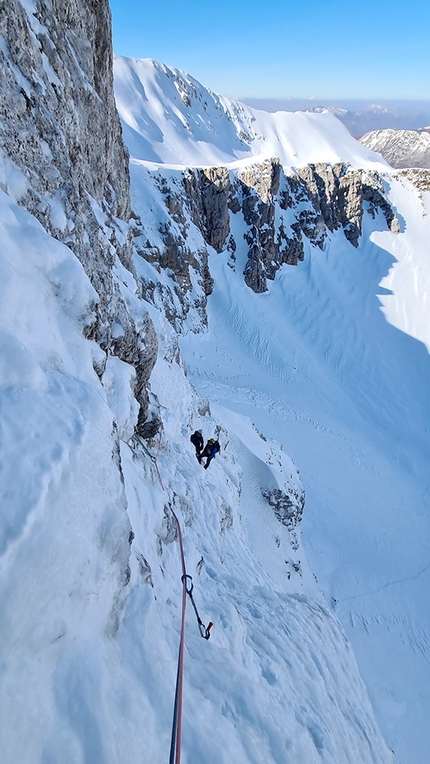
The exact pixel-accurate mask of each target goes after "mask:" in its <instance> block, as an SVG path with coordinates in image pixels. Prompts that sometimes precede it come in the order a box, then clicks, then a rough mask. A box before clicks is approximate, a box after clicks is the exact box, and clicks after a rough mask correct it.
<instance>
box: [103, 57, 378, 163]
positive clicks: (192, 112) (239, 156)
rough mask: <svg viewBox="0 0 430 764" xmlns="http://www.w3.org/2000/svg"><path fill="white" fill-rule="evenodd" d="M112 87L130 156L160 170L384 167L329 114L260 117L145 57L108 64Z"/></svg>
mask: <svg viewBox="0 0 430 764" xmlns="http://www.w3.org/2000/svg"><path fill="white" fill-rule="evenodd" d="M114 87H115V98H116V103H117V107H118V112H119V115H120V117H121V121H122V125H123V133H124V140H125V142H126V144H127V146H128V148H129V150H130V154H131V156H132V157H134V158H135V159H138V160H145V161H150V162H157V163H162V164H168V165H183V166H184V165H185V166H208V165H213V166H216V165H224V164H228V163H231V162H235V161H237V160H246V159H249V158H251V157H264V158H267V157H278V158H279V160H280V162H281V164H282V165H284V166H286V167H300V166H302V165H305V164H308V163H317V162H328V163H331V164H336V163H338V162H349V163H350V164H351V165H352V166H353V167H360V168H369V167H372V169H378V168H379V169H386V167H387V166H386V164H385V162H384V161H383V160H382V159H381V157H380V156H378V155H376V154H374V152H372V151H370V150H368V149H366V148H364V147H363V146H361V145H360V144H359V143H358V142H357V141H356V140H355V139H354V138H353V137H352V136H351V135H350V133H349V132H348V130H347V129H346V127H344V125H342V123H341V122H339V120H337V119H336V118H335V117H333V116H332V115H331V114H330V113H329V112H324V113H322V114H312V113H304V112H295V113H291V112H277V113H274V114H269V113H267V112H263V111H258V110H257V109H252V108H251V107H250V106H247V105H246V104H243V103H240V102H239V101H232V100H230V99H228V98H225V97H222V96H218V95H216V94H215V93H213V92H212V91H211V90H209V89H207V88H205V87H204V86H203V85H201V84H200V83H199V82H198V81H197V80H195V79H194V78H193V77H191V76H190V75H189V74H186V73H185V72H182V71H179V70H177V69H173V68H171V67H168V66H165V65H164V64H162V63H159V62H158V61H153V60H151V59H130V58H124V57H122V56H116V57H115V59H114Z"/></svg>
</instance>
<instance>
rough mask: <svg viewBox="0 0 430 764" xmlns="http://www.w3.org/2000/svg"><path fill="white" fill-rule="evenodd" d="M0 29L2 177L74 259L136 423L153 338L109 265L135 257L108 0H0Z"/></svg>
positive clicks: (97, 333) (128, 264)
mask: <svg viewBox="0 0 430 764" xmlns="http://www.w3.org/2000/svg"><path fill="white" fill-rule="evenodd" d="M0 34H1V35H2V37H3V43H2V45H1V49H0V59H1V64H0V65H1V71H2V82H1V94H0V149H1V151H2V152H3V155H4V157H6V160H7V169H6V170H5V172H4V177H3V185H4V187H5V190H6V191H8V192H9V193H10V194H11V195H12V196H13V197H14V198H15V200H16V201H18V202H19V203H20V204H22V205H23V206H25V207H26V208H27V210H28V211H29V212H31V213H32V214H33V215H34V216H35V217H36V218H37V219H38V220H39V221H40V222H41V223H42V225H43V226H44V227H45V229H46V230H47V231H48V232H49V233H50V234H52V235H53V236H54V237H55V238H57V239H59V240H60V241H62V242H64V243H65V244H67V245H68V246H69V247H70V249H72V250H73V252H74V253H75V254H76V256H77V257H78V258H79V260H80V262H81V263H82V265H83V267H84V269H85V271H86V273H87V275H88V276H89V278H90V280H91V282H92V284H93V286H94V287H95V289H96V291H97V293H98V297H99V302H98V305H97V306H96V307H95V312H94V322H93V324H92V326H90V327H87V328H86V331H87V333H88V336H89V337H91V338H93V339H95V340H96V341H97V342H99V344H100V346H101V348H102V349H103V350H104V351H105V353H106V354H112V355H116V356H117V357H118V358H120V359H121V360H123V361H125V362H127V363H130V364H132V365H133V366H134V368H135V370H136V389H135V394H136V397H137V399H138V401H139V403H140V406H141V410H140V415H139V428H140V431H141V433H144V431H145V427H144V422H145V420H146V415H147V393H146V386H147V381H148V378H149V374H150V371H151V369H152V366H153V363H154V359H155V354H156V338H155V333H154V331H153V328H152V325H151V322H150V320H149V317H148V316H146V317H144V318H143V319H142V321H141V326H140V327H139V328H137V327H136V322H135V320H134V319H133V317H132V315H131V313H130V311H129V309H128V308H127V305H126V302H125V300H124V297H123V296H122V295H121V286H120V284H119V283H118V279H116V278H115V275H114V269H115V266H116V264H117V262H118V260H119V262H120V263H121V264H122V265H123V266H124V267H125V268H126V269H127V270H129V271H130V272H131V273H132V274H133V265H132V259H131V253H132V246H131V235H130V231H129V226H128V221H129V218H130V214H131V209H130V194H129V170H128V153H127V150H126V149H125V147H124V144H123V141H122V135H121V127H120V123H119V118H118V115H117V111H116V107H115V101H114V97H113V82H112V45H111V20H110V11H109V6H108V2H107V0H52V1H51V2H49V1H48V0H35V2H34V3H33V5H31V4H29V3H27V4H24V3H21V2H19V0H0ZM118 325H119V326H120V327H121V329H120V330H119V329H118ZM113 326H115V327H116V329H115V330H114V331H113V329H112V327H113ZM103 370H104V364H103V363H100V364H99V365H98V368H97V371H98V373H99V374H100V375H102V374H103Z"/></svg>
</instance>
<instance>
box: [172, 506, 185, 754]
mask: <svg viewBox="0 0 430 764" xmlns="http://www.w3.org/2000/svg"><path fill="white" fill-rule="evenodd" d="M169 507H170V511H171V513H172V515H173V517H174V519H175V522H176V526H177V529H178V539H179V549H180V553H181V566H182V616H181V636H180V640H179V655H178V672H177V677H176V692H175V707H174V712H173V726H172V739H171V745H170V762H169V764H180V761H181V738H182V690H183V684H184V646H185V610H186V607H187V578H186V576H187V574H186V570H185V558H184V549H183V546H182V533H181V526H180V525H179V520H178V518H177V517H176V514H175V512H174V510H173V507H172V505H171V504H170V503H169Z"/></svg>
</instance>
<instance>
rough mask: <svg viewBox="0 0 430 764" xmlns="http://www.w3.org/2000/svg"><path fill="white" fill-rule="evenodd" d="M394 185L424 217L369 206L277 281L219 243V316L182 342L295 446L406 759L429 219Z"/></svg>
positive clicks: (228, 401)
mask: <svg viewBox="0 0 430 764" xmlns="http://www.w3.org/2000/svg"><path fill="white" fill-rule="evenodd" d="M391 194H392V198H393V200H395V201H396V203H397V208H398V209H400V210H402V211H403V213H404V214H405V216H407V220H408V221H410V223H411V225H410V226H409V225H408V227H407V230H406V232H405V233H404V234H403V235H400V236H397V237H396V236H395V235H394V234H391V233H389V232H386V231H383V230H380V231H378V230H376V231H374V230H372V229H373V228H374V224H373V221H372V222H371V221H370V220H368V221H367V229H368V230H367V231H365V233H364V236H363V240H362V243H361V245H360V247H359V249H358V250H354V249H353V248H352V247H349V246H345V243H344V241H343V240H342V238H341V236H339V234H336V235H335V236H334V237H333V240H332V241H331V243H330V245H329V246H328V247H327V249H326V251H325V252H324V253H321V252H319V251H315V250H312V248H311V247H308V252H307V253H306V257H305V262H304V263H303V264H299V265H298V266H297V268H291V267H290V268H289V267H288V266H287V267H284V269H283V272H282V273H281V274H278V276H277V277H276V280H275V283H274V284H273V285H271V286H270V288H269V293H268V294H265V295H259V296H256V295H254V294H252V293H250V291H249V290H247V289H246V287H245V286H244V285H243V284H242V280H241V273H240V272H237V273H232V270H231V266H229V265H228V254H227V253H226V254H225V256H224V257H223V256H220V257H218V258H217V259H214V260H213V261H212V262H211V268H212V274H213V276H214V280H215V289H214V294H213V295H212V296H211V298H209V332H208V334H207V335H204V336H198V337H195V336H191V335H188V336H187V337H186V338H183V339H182V340H181V348H182V350H183V352H184V355H185V358H186V360H187V365H188V369H189V373H190V376H191V379H192V381H193V382H194V384H196V386H197V387H198V389H199V390H200V391H201V393H202V394H204V395H206V396H207V397H208V398H209V400H211V401H216V402H217V403H219V404H220V405H223V406H226V407H228V408H229V409H233V410H234V411H237V412H241V413H246V415H247V416H250V418H251V419H252V421H253V422H255V423H256V425H257V426H258V427H259V428H264V431H265V432H267V433H269V434H270V435H271V436H272V437H275V438H276V439H277V440H279V441H280V442H281V443H282V444H283V446H284V448H285V449H286V450H287V451H288V452H289V453H290V454H291V455H292V456H293V459H294V461H295V463H296V464H297V465H298V467H299V469H300V472H301V478H302V480H303V484H304V486H305V489H306V494H307V500H306V507H305V513H304V521H303V534H304V536H303V543H304V546H305V548H306V551H307V553H308V556H309V558H310V562H311V566H312V569H313V570H314V571H315V573H316V575H317V578H318V582H319V584H320V585H321V586H322V588H323V590H324V592H325V595H326V598H327V601H328V602H330V603H331V605H332V607H333V609H334V610H335V611H336V613H337V614H338V616H339V617H340V619H341V621H342V623H343V624H344V626H345V629H346V632H347V634H348V637H349V638H350V640H351V642H352V645H353V648H354V652H355V654H356V656H357V659H358V664H359V667H360V671H361V673H362V676H363V678H364V680H365V683H366V686H367V688H368V691H369V693H370V697H371V700H372V703H373V706H374V709H375V711H376V715H377V718H378V721H379V723H380V725H381V729H382V732H383V734H384V736H385V739H386V740H387V742H388V744H389V746H390V747H391V748H393V749H394V750H395V752H396V754H397V756H398V757H399V761H401V762H402V764H404V763H405V762H406V763H407V762H410V764H425V762H427V757H428V748H429V745H430V738H429V731H428V725H427V722H426V719H427V717H428V710H429V707H430V694H429V687H430V672H429V662H428V651H429V646H428V640H427V636H426V635H427V634H428V633H429V629H430V613H429V608H428V594H427V593H428V587H429V584H430V578H429V577H430V561H429V553H428V549H429V542H430V528H429V512H430V484H429V474H430V473H429V464H430V435H429V434H430V399H429V394H428V378H429V373H430V358H429V355H428V350H426V348H425V346H424V345H423V344H421V343H420V342H418V341H416V339H413V338H414V337H416V338H417V339H419V340H421V341H422V342H426V344H427V348H429V349H430V334H429V322H428V294H429V286H430V267H429V262H428V258H427V257H426V250H425V248H424V247H423V246H422V244H423V242H425V241H426V240H428V236H429V235H430V231H429V230H428V218H424V219H423V217H422V212H423V209H422V201H421V200H420V198H419V195H418V193H417V192H416V191H414V189H413V188H412V187H411V186H409V185H408V186H407V187H405V186H404V185H402V184H401V183H400V182H394V181H393V182H392V188H391ZM427 197H428V195H427ZM428 201H429V200H428V198H427V204H428ZM412 223H415V226H413V225H412ZM381 229H382V225H381ZM420 237H422V241H421V238H420ZM394 327H397V328H394Z"/></svg>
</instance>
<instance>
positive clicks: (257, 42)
mask: <svg viewBox="0 0 430 764" xmlns="http://www.w3.org/2000/svg"><path fill="white" fill-rule="evenodd" d="M110 6H111V10H112V24H113V43H114V51H115V53H117V54H119V55H124V56H129V57H133V58H154V59H157V60H159V61H162V62H163V63H165V64H168V65H170V66H173V67H175V68H177V69H183V70H185V71H187V72H189V73H190V74H192V75H193V76H194V77H195V78H196V79H198V80H199V81H200V82H202V83H203V84H205V85H206V86H207V87H210V88H211V89H212V90H214V91H215V92H217V93H220V94H222V95H226V96H229V97H231V98H240V99H241V100H247V99H251V98H252V99H287V98H303V99H305V98H312V99H315V100H316V101H322V102H324V103H326V102H328V101H329V100H333V99H337V100H339V99H365V100H366V101H368V102H377V103H381V102H382V101H383V102H386V101H387V100H391V101H393V100H396V101H399V100H408V101H409V100H414V101H418V100H419V101H430V81H429V78H428V71H429V69H430V33H429V29H430V5H429V4H428V3H427V2H424V1H423V0H410V2H409V3H408V4H407V5H405V4H404V3H401V2H400V0H392V2H390V3H388V2H387V0H376V2H372V0H363V2H362V3H360V4H359V5H356V4H345V3H343V2H341V0H329V2H325V3H319V2H318V0H305V1H304V2H303V3H301V4H296V3H293V2H291V0H286V2H285V0H272V1H271V2H269V3H266V4H265V6H264V7H263V6H262V5H261V3H258V2H257V1H256V0H247V2H244V0H237V2H236V3H231V2H227V0H219V1H218V2H217V3H216V4H214V3H207V4H201V3H200V2H197V0H186V2H185V3H183V4H178V3H177V2H173V0H164V2H163V3H162V4H161V3H154V2H147V0H110Z"/></svg>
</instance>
